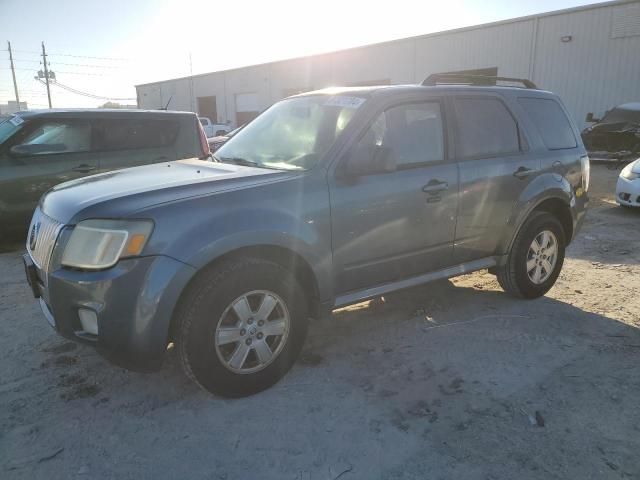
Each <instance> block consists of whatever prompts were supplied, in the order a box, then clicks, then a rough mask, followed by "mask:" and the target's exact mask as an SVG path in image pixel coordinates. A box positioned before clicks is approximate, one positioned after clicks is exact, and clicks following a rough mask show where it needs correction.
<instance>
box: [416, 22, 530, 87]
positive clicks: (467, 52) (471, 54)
mask: <svg viewBox="0 0 640 480" xmlns="http://www.w3.org/2000/svg"><path fill="white" fill-rule="evenodd" d="M533 25H534V20H525V21H520V22H516V23H508V24H503V25H496V26H493V27H487V28H478V29H474V30H467V31H460V32H452V33H445V34H441V35H434V36H427V37H422V38H418V39H416V40H415V41H416V75H417V78H416V79H415V82H420V81H422V80H423V79H424V78H425V77H427V76H428V75H429V74H431V73H438V72H448V71H456V70H471V69H476V68H483V67H498V74H499V75H504V76H514V77H527V76H528V75H529V63H530V51H531V39H532V35H533Z"/></svg>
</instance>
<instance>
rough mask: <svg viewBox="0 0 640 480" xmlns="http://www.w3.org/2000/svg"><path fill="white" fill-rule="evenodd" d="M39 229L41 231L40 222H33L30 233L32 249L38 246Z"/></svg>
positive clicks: (30, 246)
mask: <svg viewBox="0 0 640 480" xmlns="http://www.w3.org/2000/svg"><path fill="white" fill-rule="evenodd" d="M39 231H40V222H36V223H34V224H33V227H31V232H30V233H29V248H30V249H31V250H35V248H36V243H37V242H38V232H39Z"/></svg>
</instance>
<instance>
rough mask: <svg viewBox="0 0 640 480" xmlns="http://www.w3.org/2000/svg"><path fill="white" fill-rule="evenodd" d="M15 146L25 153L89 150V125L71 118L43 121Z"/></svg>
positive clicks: (42, 153)
mask: <svg viewBox="0 0 640 480" xmlns="http://www.w3.org/2000/svg"><path fill="white" fill-rule="evenodd" d="M15 148H17V149H18V150H19V151H21V152H23V153H24V154H27V155H46V154H52V153H76V152H88V151H89V150H91V125H90V124H89V122H84V121H73V120H69V121H66V120H61V121H48V122H44V123H42V124H40V125H39V126H38V127H36V129H35V130H33V131H32V132H31V133H29V134H27V136H26V137H25V138H24V140H22V142H20V145H18V146H16V147H15Z"/></svg>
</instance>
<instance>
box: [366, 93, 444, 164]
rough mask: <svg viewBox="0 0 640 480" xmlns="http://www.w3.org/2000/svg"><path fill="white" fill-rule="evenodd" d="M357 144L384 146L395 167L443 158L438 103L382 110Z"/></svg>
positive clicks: (440, 118)
mask: <svg viewBox="0 0 640 480" xmlns="http://www.w3.org/2000/svg"><path fill="white" fill-rule="evenodd" d="M360 145H362V146H368V147H374V146H378V147H386V148H388V149H389V151H390V153H391V154H392V155H393V156H394V157H395V160H396V163H397V165H398V166H399V167H402V166H411V165H418V164H424V163H430V162H439V161H442V160H444V136H443V129H442V113H441V110H440V104H439V103H438V102H425V103H415V104H407V105H399V106H397V107H392V108H390V109H388V110H385V111H384V112H383V113H381V114H380V115H379V116H378V117H377V118H376V119H375V120H374V121H373V123H372V124H371V126H370V127H369V129H368V130H367V132H366V133H365V134H364V136H363V137H362V138H361V140H360Z"/></svg>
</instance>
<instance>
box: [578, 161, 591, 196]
mask: <svg viewBox="0 0 640 480" xmlns="http://www.w3.org/2000/svg"><path fill="white" fill-rule="evenodd" d="M580 168H581V170H582V189H583V190H584V191H585V192H587V191H588V190H589V180H590V177H591V165H590V163H589V156H588V155H583V156H582V157H580Z"/></svg>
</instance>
